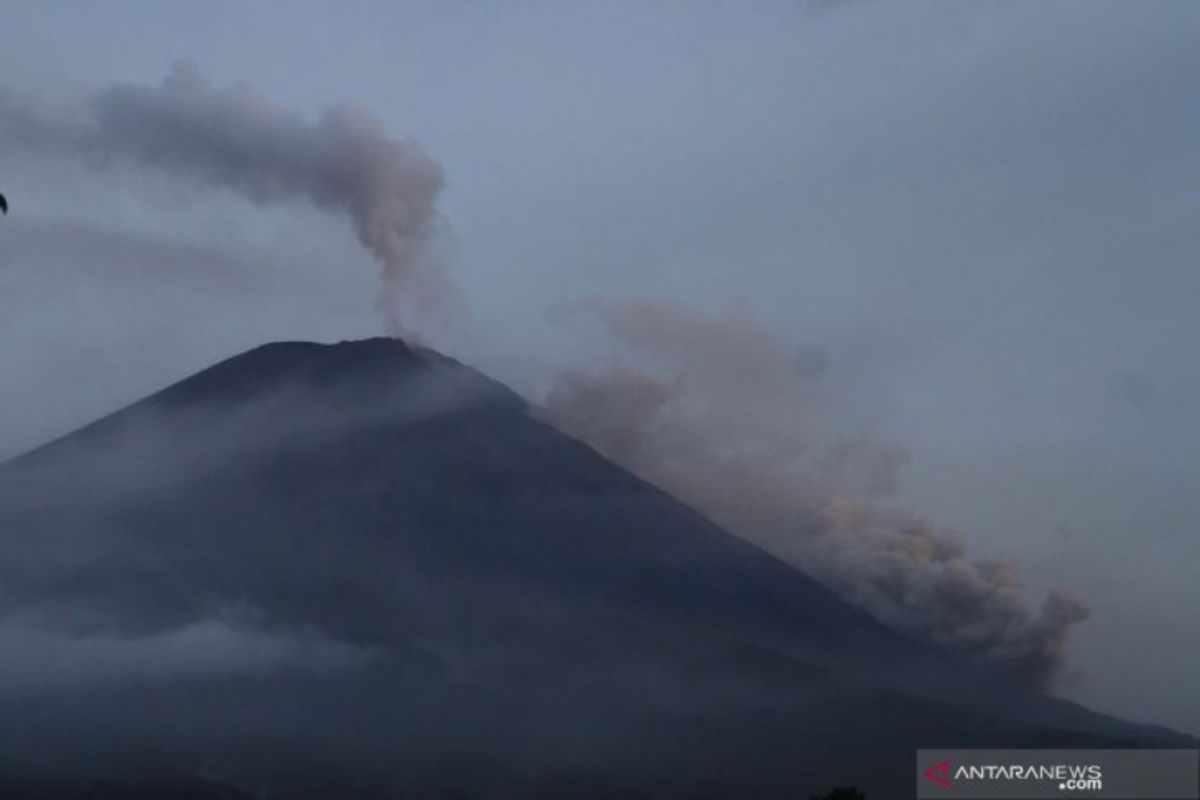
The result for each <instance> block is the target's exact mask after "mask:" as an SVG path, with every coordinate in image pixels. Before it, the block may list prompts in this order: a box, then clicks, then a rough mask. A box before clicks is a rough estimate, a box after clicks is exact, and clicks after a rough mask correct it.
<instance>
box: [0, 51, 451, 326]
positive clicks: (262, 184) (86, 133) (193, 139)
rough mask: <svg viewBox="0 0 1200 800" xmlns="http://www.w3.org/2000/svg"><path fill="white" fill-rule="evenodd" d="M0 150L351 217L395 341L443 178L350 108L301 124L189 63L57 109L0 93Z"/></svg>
mask: <svg viewBox="0 0 1200 800" xmlns="http://www.w3.org/2000/svg"><path fill="white" fill-rule="evenodd" d="M0 147H4V148H5V149H15V150H20V151H24V152H30V153H41V154H47V155H58V156H65V157H71V158H81V159H86V160H87V161H88V163H92V164H97V165H104V166H107V167H109V168H119V167H120V166H121V165H122V164H124V163H129V162H134V163H138V164H142V165H145V166H148V167H152V168H154V169H158V170H161V171H163V172H167V173H171V174H175V175H180V176H185V177H189V178H193V179H197V180H199V181H202V182H204V183H206V184H208V185H211V186H213V187H218V188H225V189H230V190H233V191H235V192H238V193H239V194H241V195H243V196H245V197H247V198H249V199H250V200H252V201H253V202H256V203H271V202H276V201H280V200H285V199H290V198H297V199H302V200H307V201H309V202H311V203H313V204H315V205H316V206H318V207H320V208H323V209H327V210H330V211H336V212H341V213H345V214H348V215H349V217H350V219H351V221H352V222H353V224H354V228H355V232H356V233H357V235H358V239H359V241H360V242H361V243H362V244H363V246H364V247H366V248H367V249H368V250H370V251H371V253H372V254H373V255H374V256H375V258H376V259H377V260H378V262H379V264H380V267H381V274H382V286H383V288H382V292H381V296H380V310H381V311H382V312H383V313H384V314H385V316H386V317H387V320H388V324H389V327H390V329H391V331H392V332H393V333H398V332H399V325H398V321H397V318H396V317H397V315H396V300H397V296H398V293H399V291H400V287H401V285H402V284H403V283H404V282H405V281H406V280H407V279H408V278H410V277H412V276H413V275H414V273H416V272H417V270H418V269H419V268H420V266H421V263H422V253H423V249H424V248H425V245H426V244H427V242H428V240H429V237H430V236H431V234H432V233H433V230H434V227H435V224H436V222H437V213H436V201H437V197H438V194H439V192H440V191H441V188H442V184H443V176H442V170H441V168H440V167H439V166H438V164H437V163H436V162H434V161H433V160H432V159H430V158H429V157H428V156H427V155H425V153H424V152H423V151H422V150H421V149H420V148H419V147H418V146H417V145H416V144H414V143H411V142H405V141H399V140H396V139H393V138H391V137H389V136H388V135H387V132H386V131H385V130H384V128H383V125H382V123H381V122H380V121H379V120H378V119H376V118H375V117H373V116H372V115H371V114H369V113H368V112H366V111H362V110H360V109H356V108H353V107H351V106H348V105H340V106H335V107H332V108H329V109H326V110H325V111H324V112H323V113H322V114H321V115H320V116H319V117H318V118H317V119H316V120H315V121H311V122H310V121H308V120H305V119H304V118H302V117H299V116H297V115H295V114H293V113H291V112H288V111H287V110H285V109H282V108H280V107H278V106H277V105H275V104H273V103H272V102H271V101H270V100H269V99H268V98H266V97H265V96H264V95H263V93H262V92H261V91H259V90H258V89H256V88H255V87H254V86H252V85H249V84H238V85H236V86H233V87H230V88H215V87H213V86H212V85H211V84H210V83H209V82H208V81H207V80H205V78H204V77H203V76H202V75H201V74H200V72H199V70H198V69H197V68H196V66H195V65H193V64H190V63H177V64H175V65H174V66H173V67H172V69H171V72H170V74H169V75H168V76H167V78H166V80H164V81H163V82H162V84H161V85H159V86H156V87H148V86H137V85H130V84H117V85H113V86H110V87H108V88H106V89H104V90H102V91H100V92H98V93H96V94H94V95H93V96H92V97H90V98H89V100H88V102H86V103H85V104H84V105H83V106H82V107H78V108H71V107H64V108H53V107H50V106H48V105H47V104H45V103H42V102H39V101H37V100H35V99H33V98H29V97H26V96H22V95H20V94H18V93H16V92H13V91H11V90H5V89H4V88H3V87H0Z"/></svg>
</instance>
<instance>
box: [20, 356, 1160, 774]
mask: <svg viewBox="0 0 1200 800" xmlns="http://www.w3.org/2000/svg"><path fill="white" fill-rule="evenodd" d="M0 535H2V536H3V537H4V539H5V541H4V545H5V547H6V552H7V553H9V554H10V555H9V556H8V557H7V558H4V559H0V615H2V616H0V636H11V637H12V640H13V641H16V642H20V641H26V640H30V641H36V642H39V643H41V646H44V647H46V648H49V649H50V650H52V651H53V652H55V653H66V654H70V657H71V658H74V659H78V660H79V662H80V663H81V667H80V669H79V670H77V671H76V672H75V673H70V674H67V675H59V674H57V673H56V672H55V670H49V673H48V674H46V675H39V674H37V672H38V671H37V670H36V669H31V670H29V672H31V673H34V674H33V675H32V676H28V675H27V676H26V677H25V679H24V680H25V685H26V686H32V687H33V688H32V689H26V690H23V691H21V692H14V691H10V690H4V689H3V677H4V673H3V671H2V670H0V720H3V721H2V722H0V744H3V745H6V747H5V749H4V753H5V755H4V756H2V757H0V774H3V773H4V772H5V771H6V770H7V771H8V772H11V773H14V774H20V773H22V772H28V771H36V772H38V773H39V774H50V775H53V774H57V773H59V772H62V773H67V772H71V771H74V772H75V773H76V774H77V775H84V776H91V775H92V774H93V773H95V772H102V773H104V775H105V776H109V775H116V776H118V777H119V776H122V775H124V776H140V775H143V774H146V773H147V772H148V771H156V770H157V771H161V770H174V771H177V772H182V773H183V774H189V775H197V776H201V777H206V778H214V779H217V780H226V781H228V782H231V783H236V784H238V785H241V786H244V787H250V788H255V787H258V788H262V789H265V790H267V791H268V792H274V793H284V794H303V793H304V792H308V793H309V794H311V795H312V796H324V795H325V794H329V793H333V792H335V791H345V790H346V789H347V788H348V787H353V788H354V791H355V792H357V793H359V794H367V793H372V792H378V793H383V794H386V793H388V792H389V791H398V790H401V789H403V790H404V791H405V792H408V794H405V795H404V796H414V795H415V796H424V794H428V795H429V796H441V793H443V792H445V791H450V790H452V789H463V790H470V791H481V792H482V793H483V794H485V796H490V795H496V796H505V794H506V793H507V794H509V795H511V796H529V795H530V794H531V793H533V792H537V791H545V792H549V793H550V794H549V796H556V797H557V796H568V795H569V794H570V793H571V792H576V793H579V794H580V796H592V795H594V794H596V793H597V792H599V791H601V790H604V791H607V790H612V791H622V792H624V791H634V790H641V789H664V790H669V791H672V792H682V793H686V792H689V791H699V790H700V789H701V788H703V789H705V790H706V791H717V792H720V791H725V792H727V793H729V795H730V796H747V795H748V793H752V794H754V795H755V796H769V795H770V794H772V793H776V792H778V793H780V794H781V795H782V796H792V797H794V796H797V794H803V792H806V791H816V790H818V789H820V788H821V787H822V786H824V785H826V784H830V783H837V782H840V783H847V782H859V783H861V784H864V785H866V786H868V787H869V788H872V789H873V790H874V792H875V796H890V795H891V794H894V795H895V796H900V795H904V794H908V793H910V792H911V785H910V783H909V781H910V779H909V773H910V772H911V769H910V767H911V759H912V749H913V748H915V747H917V746H919V745H922V744H924V745H932V744H938V745H947V744H953V745H956V746H964V745H967V744H971V743H976V744H989V745H1002V744H1032V743H1053V744H1073V743H1122V742H1134V741H1173V740H1175V739H1174V738H1173V735H1172V734H1169V733H1167V732H1163V731H1157V730H1152V729H1146V728H1140V727H1136V726H1132V725H1128V724H1125V723H1121V722H1119V721H1116V720H1111V719H1109V718H1106V717H1102V716H1100V715H1094V714H1091V713H1090V712H1086V711H1085V710H1083V709H1080V708H1078V707H1075V706H1073V705H1071V704H1068V703H1063V702H1060V701H1054V700H1050V699H1047V698H1042V697H1039V696H1037V695H1034V694H1032V693H1029V692H1027V691H1025V690H1024V689H1022V688H1021V687H1019V686H1016V685H1014V684H1012V683H1010V682H1009V681H1007V680H1006V679H1005V678H1004V677H1003V676H999V675H995V674H987V673H984V672H981V671H980V670H979V669H978V668H976V667H972V666H969V665H965V664H963V663H960V662H959V661H958V660H956V659H955V658H953V657H952V656H949V655H947V654H943V653H937V652H932V651H929V650H927V649H925V648H923V647H920V646H918V645H916V644H914V643H913V642H910V641H908V640H907V639H905V638H903V637H901V636H899V635H896V634H894V633H892V632H891V631H889V630H887V629H885V628H883V627H882V626H880V625H879V624H877V623H875V622H874V621H873V620H872V619H870V618H869V617H867V616H865V615H864V614H862V613H860V612H858V611H856V610H855V609H853V608H851V607H849V606H847V605H846V604H845V603H843V602H841V601H840V600H839V599H837V598H836V597H834V596H833V595H832V594H830V593H829V592H828V591H826V590H825V589H824V588H822V587H821V586H820V585H818V584H817V583H816V582H814V581H812V580H811V579H809V578H808V577H807V576H805V575H803V574H802V573H800V572H798V571H796V570H795V569H792V568H791V567H789V566H787V565H785V564H783V563H781V562H779V561H778V560H776V559H774V558H773V557H771V556H769V555H767V554H765V553H763V552H762V551H760V550H758V549H757V548H755V547H753V546H751V545H749V544H747V543H745V542H744V541H742V540H740V539H738V538H736V537H734V536H732V535H730V534H728V533H726V532H725V531H723V530H721V529H719V528H717V527H716V526H714V525H712V524H711V523H709V522H708V521H707V520H705V519H704V518H702V517H701V516H700V515H698V514H697V513H696V512H694V511H692V510H691V509H689V508H687V507H685V506H683V505H681V504H680V503H678V502H676V501H674V500H673V499H672V498H670V497H669V496H667V495H666V494H664V493H663V492H661V491H659V490H657V489H655V488H654V487H652V486H650V485H648V484H646V483H644V482H643V481H640V480H639V479H637V478H635V477H634V476H632V475H630V474H629V473H627V472H625V471H623V470H621V469H620V468H618V467H616V466H615V465H613V464H611V463H609V462H608V461H606V460H604V459H603V458H601V457H600V456H599V455H598V454H596V453H595V452H594V451H592V450H591V449H590V448H588V447H586V446H585V445H583V444H580V443H579V442H576V441H574V440H572V439H570V438H569V437H566V436H564V435H562V434H560V433H558V432H557V431H555V430H553V429H551V428H549V427H547V426H545V425H544V424H542V423H541V422H539V421H538V420H537V419H535V417H534V416H533V415H531V414H530V413H529V409H528V408H527V407H526V405H525V404H524V403H523V401H521V399H520V398H518V397H517V396H516V395H514V394H513V393H512V392H510V391H509V390H507V389H506V388H505V387H503V386H501V385H499V384H497V383H495V382H493V381H491V380H489V379H487V378H485V377H484V376H482V375H480V374H478V373H476V372H474V371H472V370H470V369H468V368H466V367H464V366H462V365H460V364H458V363H457V362H454V361H452V360H450V359H447V358H444V357H442V356H440V355H438V354H436V353H433V352H431V351H428V350H421V349H413V348H409V347H408V346H406V345H404V344H403V343H400V342H398V341H395V340H384V339H378V340H369V341H363V342H349V343H342V344H338V345H332V346H324V345H316V344H309V343H281V344H273V345H267V346H265V347H261V348H258V349H256V350H252V351H250V352H248V353H245V354H243V355H241V356H238V357H235V358H233V359H230V360H228V361H226V362H223V363H221V364H218V365H216V366H214V367H212V368H210V369H208V370H205V371H203V372H201V373H198V374H197V375H195V376H193V377H191V378H189V379H187V380H184V381H182V382H180V383H178V384H176V385H174V386H172V387H170V388H168V389H166V390H164V391H162V392H160V393H158V394H156V395H153V396H151V397H149V398H147V399H146V400H143V401H141V402H139V403H136V404H134V405H132V406H130V407H128V408H126V409H124V410H122V411H120V412H117V413H116V414H113V415H111V416H109V417H106V418H104V419H102V420H100V421H98V422H97V423H95V424H93V425H90V426H88V427H87V428H84V429H82V430H80V431H77V432H76V433H74V434H71V435H70V436H67V437H64V438H63V439H60V440H58V441H55V442H52V443H51V444H49V445H47V446H44V447H42V448H39V449H37V450H35V451H33V452H31V453H29V454H27V455H25V456H23V457H21V458H19V459H17V460H16V461H14V462H11V463H10V464H8V465H6V466H5V467H4V468H3V469H0ZM5 621H7V622H5ZM3 625H8V626H9V627H8V628H4V627H2V626H3ZM5 631H7V633H5ZM22 637H24V638H22ZM47 642H50V644H47ZM55 648H57V649H55ZM97 652H99V653H103V654H105V655H104V659H107V660H106V661H104V660H103V659H99V657H98V656H96V653H97ZM181 653H182V654H183V655H181ZM98 659H99V660H101V661H103V664H104V665H105V666H104V669H95V670H92V669H88V664H89V663H92V662H94V661H97V660H98ZM58 672H61V670H58ZM64 724H66V725H67V728H68V729H69V730H71V731H72V735H71V736H68V737H65V741H64V738H63V737H62V731H63V730H64ZM51 741H56V742H58V744H57V746H56V747H55V749H54V750H51V751H47V750H46V743H47V742H51ZM68 767H70V769H68ZM423 793H424V794H423Z"/></svg>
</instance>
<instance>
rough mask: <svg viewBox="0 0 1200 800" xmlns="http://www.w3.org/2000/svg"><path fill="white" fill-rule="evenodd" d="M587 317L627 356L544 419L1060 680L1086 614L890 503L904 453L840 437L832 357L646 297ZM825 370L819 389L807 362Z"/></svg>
mask: <svg viewBox="0 0 1200 800" xmlns="http://www.w3.org/2000/svg"><path fill="white" fill-rule="evenodd" d="M577 316H580V317H583V318H585V319H588V320H591V321H593V322H598V323H599V326H600V329H601V331H602V332H603V334H604V335H605V336H606V337H608V338H609V339H610V340H612V341H614V342H615V343H616V345H617V347H618V352H620V353H621V354H622V357H620V358H618V359H616V360H615V361H614V363H613V364H612V365H611V367H610V368H608V369H605V370H600V371H567V372H564V373H562V374H561V375H559V376H558V377H557V379H556V381H555V383H554V385H553V386H552V388H551V390H550V391H549V393H548V394H547V396H546V398H545V400H544V403H543V405H542V411H543V413H544V415H545V416H546V417H547V419H548V420H549V421H551V422H553V423H554V424H556V425H557V426H559V427H560V428H562V429H564V430H565V431H567V432H568V433H571V434H573V435H575V436H577V437H578V438H580V439H582V440H584V441H586V442H588V443H590V444H591V445H592V446H594V447H595V448H596V449H597V450H599V451H600V452H601V453H603V454H604V455H606V456H608V457H610V458H612V459H613V460H615V461H617V462H619V463H621V464H622V465H624V466H626V467H628V468H629V469H631V470H632V471H634V472H636V473H638V474H639V475H640V476H641V477H643V478H645V479H647V480H649V481H650V482H652V483H655V484H657V485H659V486H660V487H662V488H663V489H665V490H666V491H668V492H670V493H672V494H674V495H675V496H676V497H678V498H680V499H681V500H683V501H684V502H686V503H688V504H690V505H692V506H694V507H696V508H698V509H700V510H702V511H704V512H705V513H706V514H707V515H708V516H710V517H711V518H712V519H713V520H714V521H716V522H718V523H720V524H721V525H723V526H725V527H727V528H729V529H730V530H733V531H735V532H737V533H739V534H741V535H743V536H745V537H747V538H749V539H751V540H753V541H755V542H756V543H758V544H760V545H761V546H764V547H766V548H767V549H768V550H771V551H772V552H774V553H776V554H777V555H779V556H781V557H783V558H785V559H786V560H789V561H791V562H793V563H795V564H797V565H799V566H800V567H802V568H803V569H805V570H807V571H808V572H810V573H811V574H813V575H814V577H817V578H819V579H820V580H822V581H824V582H825V583H826V584H827V585H829V586H830V587H831V588H833V589H835V590H836V591H837V592H839V593H840V594H841V595H842V596H843V597H845V598H846V599H848V600H850V601H851V602H853V603H854V604H856V605H858V606H859V607H861V608H863V609H864V610H866V611H868V612H869V613H871V614H872V615H874V616H875V617H876V618H877V619H879V620H880V621H882V622H884V623H885V624H887V625H889V626H892V627H894V628H897V629H899V630H901V631H904V632H906V633H908V634H910V635H912V636H914V637H917V638H919V639H922V640H924V641H928V642H932V643H935V644H937V645H939V646H943V647H947V648H950V649H954V650H958V651H960V652H965V653H967V654H969V655H972V656H975V657H979V658H982V659H984V660H986V661H989V662H991V663H993V664H996V665H999V666H1001V667H1003V668H1005V669H1006V670H1007V671H1009V672H1011V673H1014V674H1016V675H1018V676H1019V677H1021V678H1022V679H1025V680H1028V681H1029V682H1031V683H1033V684H1036V685H1038V686H1040V687H1049V686H1051V685H1052V684H1053V682H1054V680H1055V679H1056V678H1057V677H1058V676H1059V675H1060V673H1061V671H1062V669H1063V666H1064V651H1065V644H1066V640H1067V636H1068V633H1069V631H1070V629H1071V627H1072V626H1074V625H1075V624H1077V623H1078V622H1080V621H1082V620H1083V619H1085V618H1086V617H1087V615H1088V611H1087V607H1086V606H1085V605H1084V604H1083V603H1082V602H1081V601H1080V600H1078V599H1077V598H1075V597H1074V596H1072V595H1071V594H1069V593H1067V592H1065V591H1061V590H1053V591H1051V592H1050V593H1049V594H1048V596H1047V597H1046V598H1045V600H1044V601H1043V602H1042V604H1041V605H1040V606H1039V607H1037V608H1032V607H1031V606H1030V604H1029V602H1028V601H1027V599H1026V598H1025V596H1024V593H1023V591H1022V588H1021V584H1020V580H1019V577H1018V575H1017V574H1016V572H1015V571H1014V569H1013V568H1012V567H1011V566H1009V565H1007V564H1004V563H1000V562H995V561H986V560H972V559H970V558H969V557H968V556H967V554H966V552H965V549H964V546H963V542H962V540H961V539H960V538H959V536H958V535H956V534H955V533H954V532H952V531H948V530H943V529H940V528H938V527H936V526H935V525H933V524H932V523H931V522H929V521H928V520H926V519H924V518H922V517H920V516H919V515H916V514H912V513H910V512H907V511H904V510H900V509H897V508H894V507H893V506H892V505H891V504H890V503H889V502H888V495H889V494H891V493H892V492H893V491H894V490H895V487H896V482H897V475H898V471H899V469H900V468H901V467H902V466H903V464H904V463H905V462H906V461H907V454H906V453H905V452H904V450H903V449H902V448H900V447H898V446H896V445H893V444H890V443H888V442H884V441H877V440H875V439H873V438H870V437H864V436H862V435H861V434H856V433H854V430H855V428H856V427H857V425H856V424H853V423H852V424H851V425H849V426H846V427H845V430H843V431H839V430H838V426H837V424H836V416H837V415H836V413H834V410H835V409H838V408H839V406H840V404H841V400H842V398H841V397H840V396H839V388H838V387H837V386H836V385H835V386H825V385H823V384H825V383H827V382H828V381H826V380H825V379H824V377H825V376H824V372H825V371H826V369H825V365H827V362H828V359H827V357H826V355H825V354H824V353H821V355H820V356H819V357H818V356H816V355H814V353H815V351H813V350H812V349H811V348H809V349H806V350H803V351H801V353H800V355H801V358H800V359H799V364H798V359H797V353H796V352H795V351H793V350H790V349H789V348H787V347H785V346H784V344H783V343H782V342H781V341H779V340H778V339H776V338H775V337H773V336H772V335H771V334H770V333H769V332H768V331H767V330H766V329H764V328H762V327H761V326H760V325H758V324H757V323H755V322H754V320H752V319H750V318H748V317H744V316H736V315H734V316H729V317H726V318H714V317H708V316H705V315H701V314H696V313H691V312H687V311H683V310H680V309H678V308H673V307H669V306H666V305H661V304H656V303H649V302H631V303H592V304H589V305H587V306H585V307H584V308H583V309H582V311H581V313H580V314H578V315H577ZM816 361H819V362H820V363H821V364H822V365H823V369H822V370H821V371H820V377H821V380H819V381H814V379H813V378H814V373H815V372H816V371H814V370H811V369H805V368H803V367H804V366H805V365H806V364H808V363H811V362H816ZM829 371H830V372H833V369H832V368H829ZM829 377H832V375H831V376H829ZM830 430H832V434H829V433H827V431H830Z"/></svg>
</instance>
